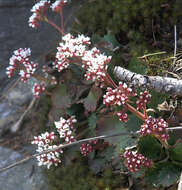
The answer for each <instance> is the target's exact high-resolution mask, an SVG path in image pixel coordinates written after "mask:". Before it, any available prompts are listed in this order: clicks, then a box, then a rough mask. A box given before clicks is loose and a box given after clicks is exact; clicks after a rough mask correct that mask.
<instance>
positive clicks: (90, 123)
mask: <svg viewBox="0 0 182 190" xmlns="http://www.w3.org/2000/svg"><path fill="white" fill-rule="evenodd" d="M96 124H97V115H96V113H92V114H91V115H90V116H89V117H88V126H89V129H90V131H91V132H92V134H93V135H95V128H96Z"/></svg>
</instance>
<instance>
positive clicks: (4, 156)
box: [0, 147, 48, 190]
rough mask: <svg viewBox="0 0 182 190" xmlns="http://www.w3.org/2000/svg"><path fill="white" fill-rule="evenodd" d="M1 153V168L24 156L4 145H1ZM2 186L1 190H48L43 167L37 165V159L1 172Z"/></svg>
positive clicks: (0, 184)
mask: <svg viewBox="0 0 182 190" xmlns="http://www.w3.org/2000/svg"><path fill="white" fill-rule="evenodd" d="M0 155H1V156H0V168H3V167H6V166H8V165H9V164H12V163H14V162H16V161H18V160H20V159H21V158H23V155H21V154H19V153H18V152H15V151H13V150H11V149H7V148H3V147H0ZM0 186H1V188H0V189H1V190H48V187H47V184H46V182H45V178H44V176H43V174H42V168H41V167H38V166H37V163H36V160H31V161H28V162H26V163H24V164H21V165H18V166H16V167H14V168H11V169H9V170H6V171H4V172H2V173H0Z"/></svg>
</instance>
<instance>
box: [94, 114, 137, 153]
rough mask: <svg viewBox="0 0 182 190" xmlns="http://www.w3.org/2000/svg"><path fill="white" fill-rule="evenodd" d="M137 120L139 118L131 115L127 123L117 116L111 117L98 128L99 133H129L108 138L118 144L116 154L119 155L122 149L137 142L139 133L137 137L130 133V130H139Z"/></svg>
mask: <svg viewBox="0 0 182 190" xmlns="http://www.w3.org/2000/svg"><path fill="white" fill-rule="evenodd" d="M137 121H138V120H137V119H136V118H135V117H134V116H131V117H130V120H129V121H128V122H127V123H123V122H121V121H119V120H118V118H117V117H111V118H109V119H107V120H105V122H104V123H103V124H102V125H101V126H99V129H97V135H103V134H104V135H110V134H115V133H121V132H123V133H128V134H127V135H126V134H124V135H120V136H117V137H111V138H108V139H107V141H108V142H109V143H111V144H113V145H115V146H116V148H115V151H114V155H115V156H118V155H119V154H120V150H121V149H124V148H126V147H128V146H134V145H135V144H136V140H137V138H136V137H137V136H139V135H136V137H132V136H131V135H129V132H131V131H135V130H136V131H137V130H138V128H137V127H138V123H137ZM139 127H140V125H139Z"/></svg>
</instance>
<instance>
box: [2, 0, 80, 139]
mask: <svg viewBox="0 0 182 190" xmlns="http://www.w3.org/2000/svg"><path fill="white" fill-rule="evenodd" d="M82 1H83V0H77V1H75V2H71V3H70V4H69V5H67V6H66V7H65V8H64V18H65V28H66V31H68V30H69V26H70V23H71V22H72V20H73V13H74V12H75V11H76V10H77V9H78V8H79V6H80V4H81V2H82ZM34 4H35V0H0V23H1V27H0V43H1V44H2V45H1V46H0V52H1V56H0V89H1V91H0V97H1V95H2V94H3V95H4V94H5V99H3V101H2V99H1V98H0V136H2V135H3V134H4V133H5V132H7V131H8V130H9V129H11V126H12V125H13V124H14V123H15V122H17V120H18V119H19V117H20V115H21V114H22V113H23V112H24V111H25V109H26V107H27V105H28V104H29V102H30V100H31V99H32V86H33V83H31V82H32V81H30V80H28V81H30V82H29V83H26V84H23V83H22V82H19V83H18V85H17V86H16V87H15V88H12V89H11V90H10V91H8V89H9V88H10V87H11V86H12V84H13V83H14V81H15V80H17V77H13V78H14V79H15V80H14V81H13V79H8V77H7V75H6V74H5V72H6V67H7V66H8V65H9V58H10V57H11V56H12V53H13V51H14V50H15V49H18V48H25V47H27V48H28V47H30V48H31V50H32V56H31V60H32V61H33V60H36V61H37V62H38V63H39V65H42V64H43V63H45V55H47V54H48V53H49V52H56V47H57V44H58V42H59V40H60V39H61V35H60V34H59V33H58V32H57V30H56V29H54V28H53V27H52V26H50V25H49V24H47V23H42V22H41V23H40V25H39V27H38V29H33V28H30V27H29V26H28V19H29V17H30V16H31V14H32V13H31V12H30V9H31V7H32V6H33V5H34ZM48 17H49V18H50V19H51V20H53V21H54V22H55V23H59V24H60V16H59V15H57V14H54V13H52V12H51V11H50V12H48ZM1 110H2V111H1Z"/></svg>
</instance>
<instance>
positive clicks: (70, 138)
mask: <svg viewBox="0 0 182 190" xmlns="http://www.w3.org/2000/svg"><path fill="white" fill-rule="evenodd" d="M76 122H77V120H76V119H75V116H71V117H70V118H69V119H67V120H66V119H64V118H63V117H61V118H60V120H59V121H56V122H54V124H55V126H56V128H57V131H58V133H59V136H60V138H64V139H65V141H66V142H67V143H72V142H74V141H75V140H76V139H75V137H74V135H73V124H74V123H76Z"/></svg>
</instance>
